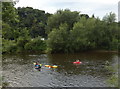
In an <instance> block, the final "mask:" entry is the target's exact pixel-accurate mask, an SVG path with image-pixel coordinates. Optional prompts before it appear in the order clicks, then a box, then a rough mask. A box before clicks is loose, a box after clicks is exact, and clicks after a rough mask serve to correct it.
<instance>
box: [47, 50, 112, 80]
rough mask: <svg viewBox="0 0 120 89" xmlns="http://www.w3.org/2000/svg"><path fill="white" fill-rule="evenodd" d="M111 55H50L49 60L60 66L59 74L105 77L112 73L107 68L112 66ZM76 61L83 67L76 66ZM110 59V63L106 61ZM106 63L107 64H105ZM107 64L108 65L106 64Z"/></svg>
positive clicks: (92, 53)
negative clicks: (106, 66) (80, 62)
mask: <svg viewBox="0 0 120 89" xmlns="http://www.w3.org/2000/svg"><path fill="white" fill-rule="evenodd" d="M112 56H113V55H111V54H109V53H99V52H98V53H97V52H95V53H94V52H91V53H89V52H87V53H77V54H49V55H48V58H49V61H50V63H51V64H56V65H58V68H57V72H59V73H67V74H70V75H79V74H82V75H93V76H102V77H105V78H106V76H108V75H111V74H112V73H111V72H110V71H109V70H108V69H106V68H105V65H111V64H110V62H109V61H111V59H112ZM76 59H80V61H82V62H83V64H81V65H74V64H73V63H72V62H74V61H75V60H76ZM107 59H109V60H108V61H106V60H107ZM105 61H106V62H105ZM106 63H107V64H106Z"/></svg>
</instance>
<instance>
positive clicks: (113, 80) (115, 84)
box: [106, 64, 118, 87]
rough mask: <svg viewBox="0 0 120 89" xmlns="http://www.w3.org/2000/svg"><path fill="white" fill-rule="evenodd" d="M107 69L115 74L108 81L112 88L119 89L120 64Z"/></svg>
mask: <svg viewBox="0 0 120 89" xmlns="http://www.w3.org/2000/svg"><path fill="white" fill-rule="evenodd" d="M106 68H107V69H108V70H109V71H111V72H113V75H112V76H111V77H110V78H109V79H108V80H107V83H108V84H109V86H110V87H118V64H117V65H114V66H113V67H112V66H111V67H110V66H106Z"/></svg>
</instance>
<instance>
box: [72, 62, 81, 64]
mask: <svg viewBox="0 0 120 89" xmlns="http://www.w3.org/2000/svg"><path fill="white" fill-rule="evenodd" d="M81 63H82V62H73V64H81Z"/></svg>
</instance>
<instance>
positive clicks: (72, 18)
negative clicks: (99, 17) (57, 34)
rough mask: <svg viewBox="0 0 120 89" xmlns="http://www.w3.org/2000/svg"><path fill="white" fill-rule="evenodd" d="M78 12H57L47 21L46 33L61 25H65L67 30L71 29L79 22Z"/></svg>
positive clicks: (66, 10)
mask: <svg viewBox="0 0 120 89" xmlns="http://www.w3.org/2000/svg"><path fill="white" fill-rule="evenodd" d="M79 18H80V16H79V12H77V11H73V12H72V11H70V10H68V9H65V10H58V11H57V12H56V13H55V14H54V15H52V16H51V17H49V18H48V21H47V33H49V32H50V31H51V30H52V29H53V28H56V29H58V28H59V26H60V25H61V24H64V23H66V24H67V25H68V28H69V30H70V29H71V28H72V27H73V24H74V23H75V22H77V21H78V20H79Z"/></svg>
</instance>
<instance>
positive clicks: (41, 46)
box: [24, 37, 46, 52]
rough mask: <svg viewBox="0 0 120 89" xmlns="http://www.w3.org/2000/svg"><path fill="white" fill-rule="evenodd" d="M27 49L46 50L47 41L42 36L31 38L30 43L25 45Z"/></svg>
mask: <svg viewBox="0 0 120 89" xmlns="http://www.w3.org/2000/svg"><path fill="white" fill-rule="evenodd" d="M24 48H25V50H27V51H41V52H42V51H45V50H46V43H45V41H43V40H41V37H36V38H34V39H31V40H30V41H29V42H28V43H26V44H25V46H24Z"/></svg>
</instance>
